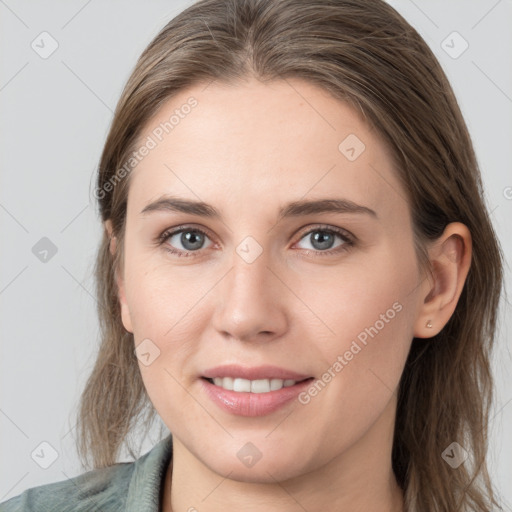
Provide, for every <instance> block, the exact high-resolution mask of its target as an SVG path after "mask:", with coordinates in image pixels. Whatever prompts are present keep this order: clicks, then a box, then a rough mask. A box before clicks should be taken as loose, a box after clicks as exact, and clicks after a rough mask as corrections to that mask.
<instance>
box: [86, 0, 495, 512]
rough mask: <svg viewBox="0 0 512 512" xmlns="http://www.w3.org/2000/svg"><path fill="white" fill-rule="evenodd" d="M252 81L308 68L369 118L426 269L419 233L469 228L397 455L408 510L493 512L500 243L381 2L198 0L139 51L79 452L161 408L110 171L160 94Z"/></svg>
mask: <svg viewBox="0 0 512 512" xmlns="http://www.w3.org/2000/svg"><path fill="white" fill-rule="evenodd" d="M248 76H255V77H257V78H258V80H261V81H263V82H265V81H271V80H280V79H287V78H300V79H304V80H307V81H309V82H310V83H312V84H314V85H317V86H319V87H320V88H322V89H323V90H325V91H328V92H329V93H330V94H332V96H333V97H334V98H337V99H339V100H340V101H344V102H348V103H349V104H350V105H351V106H353V107H354V108H356V109H357V111H358V112H361V113H362V115H363V117H364V119H365V120H366V122H367V123H368V125H369V126H371V127H372V128H374V129H376V130H377V131H378V132H379V133H380V134H381V135H382V136H383V137H384V139H385V141H386V142H387V144H388V145H389V148H390V149H391V151H392V154H393V157H394V159H395V161H396V172H397V175H398V176H399V179H400V180H401V183H402V184H403V188H404V190H405V191H406V195H407V202H408V204H409V205H410V210H411V215H412V220H413V226H414V235H415V239H416V241H417V243H418V244H419V248H420V249H421V251H420V253H419V256H420V260H421V261H422V263H423V264H426V261H425V250H424V249H425V247H426V243H427V242H429V241H432V240H435V239H436V238H438V237H439V236H440V235H441V233H442V232H443V230H444V228H445V227H446V225H447V224H448V223H450V222H455V221H458V222H462V223H463V224H465V225H466V226H467V227H468V228H469V230H470V232H471V236H472V241H473V254H472V262H471V267H470V270H469V273H468V276H467V279H466V282H465V285H464V288H463V291H462V294H461V296H460V299H459V301H458V304H457V306H456V309H455V312H454V314H453V315H452V317H451V318H450V320H449V321H448V323H447V324H446V326H445V327H444V329H442V331H441V332H439V334H438V335H436V336H434V337H433V338H430V339H416V338H415V339H413V340H412V346H411V350H410V354H409V357H408V359H407V361H406V364H405V369H404V372H403V375H402V378H401V381H400V385H399V390H398V405H397V413H396V424H395V433H394V441H393V450H392V466H393V471H394V473H395V475H396V478H397V481H398V483H399V485H400V486H401V487H402V489H403V490H404V496H405V505H406V508H407V510H409V511H410V512H412V511H415V512H420V511H421V512H432V511H446V512H455V511H466V510H474V511H490V510H491V509H493V506H495V505H496V506H497V505H498V504H497V503H496V501H495V496H494V494H493V489H492V484H491V482H490V479H489V475H488V471H487V467H486V453H487V429H488V421H489V408H490V406H491V402H492V397H493V385H492V384H493V381H492V375H491V371H490V354H491V349H492V345H493V343H494V339H495V332H496V323H497V311H498V305H499V300H500V294H501V288H502V254H501V250H500V247H499V244H498V241H497V239H496V235H495V233H494V230H493V227H492V225H491V222H490V219H489V214H488V210H487V207H486V204H485V201H484V199H483V197H484V196H483V187H482V183H481V177H480V172H479V168H478V164H477V160H476V157H475V153H474V149H473V146H472V142H471V139H470V135H469V133H468V130H467V127H466V124H465V122H464V119H463V116H462V114H461V111H460V108H459V106H458V103H457V100H456V98H455V96H454V93H453V91H452V88H451V86H450V84H449V82H448V80H447V78H446V76H445V73H444V72H443V70H442V68H441V66H440V64H439V63H438V61H437V60H436V58H435V56H434V54H433V53H432V51H431V50H430V48H429V47H428V45H427V44H426V43H425V41H424V40H423V39H422V38H421V36H420V35H419V34H418V33H417V32H416V30H415V29H414V28H413V27H411V26H410V25H409V24H408V23H407V21H406V20H404V18H403V17H402V16H401V15H400V14H398V13H397V12H396V11H395V10H394V9H393V8H392V7H391V6H389V5H388V4H387V3H385V2H384V1H382V0H365V1H361V0H280V1H277V0H201V1H198V2H196V3H195V4H193V5H192V6H190V7H189V8H187V9H186V10H184V11H183V12H181V13H180V14H179V15H178V16H176V17H175V18H174V19H172V20H171V21H170V22H169V23H168V24H167V25H166V26H165V27H164V28H163V29H162V30H161V32H160V33H159V34H158V35H157V36H156V37H155V39H154V40H153V41H152V42H151V43H150V45H149V46H148V47H147V48H146V50H145V51H144V52H143V54H142V55H141V57H140V59H139V60H138V62H137V65H136V67H135V69H134V71H133V73H132V75H131V76H130V78H129V80H128V82H127V84H126V86H125V89H124V91H123V93H122V96H121V98H120V100H119V103H118V105H117V108H116V111H115V115H114V118H113V121H112V125H111V128H110V132H109V134H108V137H107V140H106V143H105V147H104V150H103V154H102V156H101V161H100V165H99V173H98V176H97V184H96V194H95V195H96V197H97V198H98V199H99V210H100V214H101V219H102V221H106V220H107V219H110V220H111V221H112V225H113V234H114V235H115V236H116V237H117V239H118V240H117V247H118V250H117V251H116V253H115V256H114V257H112V255H111V253H110V251H109V242H110V240H109V238H108V235H107V233H106V232H105V233H104V234H103V239H102V241H101V245H100V247H99V252H98V256H97V261H96V267H95V276H96V286H97V294H98V303H99V306H98V313H99V318H100V327H101V345H100V348H99V353H98V355H97V360H96V363H95V366H94V368H93V371H92V374H91V376H90V378H89V380H88V382H87V384H86V387H85V389H84V392H83V395H82V397H81V402H80V410H79V417H78V436H79V443H78V450H79V454H80V457H81V458H82V461H85V465H86V464H87V458H88V456H89V455H91V456H92V460H93V467H95V468H97V467H103V466H107V465H111V464H114V463H115V462H116V459H117V456H118V453H119V450H120V448H121V446H122V445H123V444H124V443H125V442H126V440H127V436H128V434H129V433H130V432H131V431H132V429H133V428H134V426H135V424H136V422H137V421H138V420H139V419H140V418H142V417H143V413H145V414H146V417H145V419H144V422H143V423H144V426H145V428H148V426H149V425H150V424H151V422H152V421H153V420H154V418H155V414H156V411H155V410H154V408H153V407H152V404H151V402H150V400H149V398H148V396H147V393H146V390H145V387H144V385H143V382H142V378H141V375H140V371H139V367H138V363H137V358H136V355H135V354H134V338H133V335H132V334H131V333H128V332H127V331H126V330H125V329H124V327H123V325H122V322H121V315H120V305H119V301H118V295H117V288H116V282H115V272H116V270H117V271H118V272H120V271H121V269H122V264H123V235H124V229H125V221H126V206H127V195H128V189H129V184H130V176H131V174H128V175H127V176H126V177H124V178H123V179H120V180H118V181H117V182H115V183H114V181H115V178H116V176H118V174H116V173H118V172H119V169H121V168H122V167H123V166H124V165H125V163H126V162H127V161H128V160H129V158H130V154H131V153H132V152H133V151H134V150H135V149H136V145H137V141H138V138H139V137H140V136H141V131H142V129H143V128H144V126H146V125H147V122H148V120H150V119H151V118H152V117H153V116H154V114H155V113H156V112H157V111H158V110H159V108H160V107H161V106H162V104H163V102H164V101H166V100H168V99H169V98H171V97H173V96H174V95H175V94H176V93H177V92H178V91H180V90H182V89H185V88H187V87H189V86H192V85H194V84H197V83H200V82H204V83H205V84H206V83H207V82H209V81H211V80H217V81H219V82H224V83H231V84H232V83H235V82H236V81H237V80H240V79H244V78H246V77H248ZM192 115H193V114H192ZM340 142H341V141H340ZM109 183H110V184H111V186H108V184H109ZM112 184H114V185H112ZM454 441H457V442H458V443H459V444H460V445H462V446H463V447H464V448H465V449H466V450H467V451H468V452H469V454H470V457H469V459H468V460H467V461H466V462H464V464H462V465H461V466H459V468H458V469H456V470H454V469H452V468H451V467H450V466H449V465H448V464H447V463H446V462H445V461H444V460H443V458H442V457H441V454H442V452H443V450H445V448H446V447H448V446H449V445H450V444H451V443H452V442H454ZM130 453H132V452H131V451H130ZM135 457H136V456H134V458H135Z"/></svg>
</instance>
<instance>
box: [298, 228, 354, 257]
mask: <svg viewBox="0 0 512 512" xmlns="http://www.w3.org/2000/svg"><path fill="white" fill-rule="evenodd" d="M336 238H338V239H339V240H340V243H338V245H336V246H334V244H335V240H336ZM304 239H305V240H306V241H307V242H309V244H310V245H311V248H309V247H306V249H305V250H306V251H308V254H309V252H310V251H311V249H312V250H313V253H317V254H315V256H324V255H330V254H337V253H339V252H342V251H346V250H348V249H349V248H350V247H352V246H353V245H354V243H355V241H354V238H353V236H351V235H350V234H349V233H348V232H347V231H345V230H342V229H339V228H334V227H324V226H317V227H316V228H315V229H311V230H309V231H307V232H306V233H305V234H304V235H303V236H302V237H301V240H304Z"/></svg>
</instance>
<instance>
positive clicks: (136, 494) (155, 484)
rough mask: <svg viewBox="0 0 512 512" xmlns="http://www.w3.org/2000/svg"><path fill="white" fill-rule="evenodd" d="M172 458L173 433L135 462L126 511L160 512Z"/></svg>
mask: <svg viewBox="0 0 512 512" xmlns="http://www.w3.org/2000/svg"><path fill="white" fill-rule="evenodd" d="M171 459H172V434H169V435H168V436H167V437H166V438H164V439H162V440H161V441H160V442H159V443H158V444H156V445H155V446H154V447H153V448H152V449H151V450H150V451H149V452H148V453H146V454H145V455H143V456H142V457H139V458H138V459H137V460H136V461H135V462H134V470H133V473H132V477H131V480H130V485H129V487H128V496H127V498H126V508H125V510H126V512H160V504H161V500H162V496H163V485H164V482H165V474H166V471H167V468H168V466H169V463H170V461H171Z"/></svg>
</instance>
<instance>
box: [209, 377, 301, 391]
mask: <svg viewBox="0 0 512 512" xmlns="http://www.w3.org/2000/svg"><path fill="white" fill-rule="evenodd" d="M296 382H297V381H295V380H292V379H286V380H283V379H258V380H247V379H239V378H236V379H234V378H232V377H215V378H214V379H213V383H214V384H215V385H216V386H220V387H221V388H224V389H227V390H229V391H238V392H245V393H249V392H251V393H268V392H269V391H277V390H278V389H281V388H283V387H285V388H287V387H289V386H293V385H294V384H295V383H296Z"/></svg>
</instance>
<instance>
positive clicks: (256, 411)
mask: <svg viewBox="0 0 512 512" xmlns="http://www.w3.org/2000/svg"><path fill="white" fill-rule="evenodd" d="M312 380H313V378H310V379H308V380H305V381H302V382H298V383H297V384H294V385H293V386H288V387H285V388H281V389H278V390H276V391H269V392H268V393H247V392H238V391H229V390H227V389H224V388H221V387H220V386H216V385H215V384H212V383H211V382H209V381H207V380H206V379H204V378H201V383H202V386H203V389H204V390H205V392H206V394H207V395H208V396H209V397H210V398H211V400H212V401H213V402H215V403H216V404H217V405H218V406H219V407H220V408H221V409H223V410H225V411H227V412H230V413H232V414H236V415H238V416H265V415H266V414H270V413H272V412H274V411H277V409H279V408H281V407H283V406H284V405H286V404H287V403H289V402H291V401H292V400H293V399H294V398H296V397H297V395H298V394H299V393H300V392H301V391H302V390H303V389H305V388H307V387H308V386H309V385H310V383H311V381H312Z"/></svg>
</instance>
